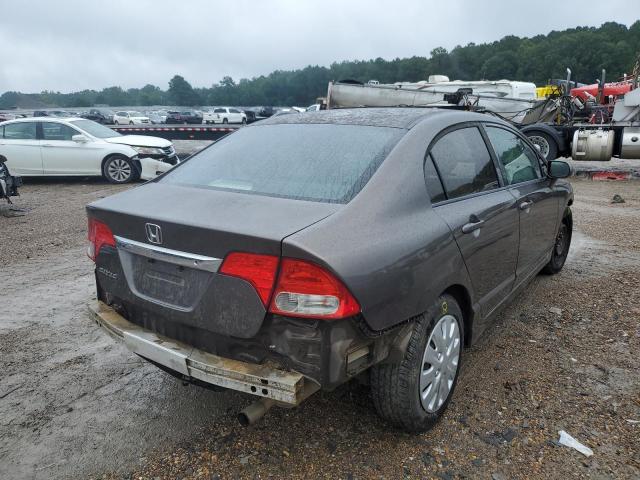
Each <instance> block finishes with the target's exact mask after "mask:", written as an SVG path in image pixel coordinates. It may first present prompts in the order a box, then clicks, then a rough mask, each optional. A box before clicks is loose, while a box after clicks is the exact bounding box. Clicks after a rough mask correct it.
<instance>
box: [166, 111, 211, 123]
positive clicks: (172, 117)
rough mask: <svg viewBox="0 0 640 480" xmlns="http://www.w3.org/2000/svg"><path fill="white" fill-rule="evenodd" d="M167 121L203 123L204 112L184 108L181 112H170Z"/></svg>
mask: <svg viewBox="0 0 640 480" xmlns="http://www.w3.org/2000/svg"><path fill="white" fill-rule="evenodd" d="M165 123H168V124H173V123H192V124H200V123H202V114H201V113H199V112H196V111H195V110H183V111H180V112H168V114H167V119H166V120H165Z"/></svg>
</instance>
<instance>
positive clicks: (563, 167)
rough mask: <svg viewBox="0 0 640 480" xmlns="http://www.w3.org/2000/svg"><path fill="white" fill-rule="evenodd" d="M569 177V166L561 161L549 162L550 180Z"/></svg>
mask: <svg viewBox="0 0 640 480" xmlns="http://www.w3.org/2000/svg"><path fill="white" fill-rule="evenodd" d="M570 175H571V165H569V164H568V163H567V162H563V161H562V160H553V161H551V162H549V177H551V178H567V177H568V176H570Z"/></svg>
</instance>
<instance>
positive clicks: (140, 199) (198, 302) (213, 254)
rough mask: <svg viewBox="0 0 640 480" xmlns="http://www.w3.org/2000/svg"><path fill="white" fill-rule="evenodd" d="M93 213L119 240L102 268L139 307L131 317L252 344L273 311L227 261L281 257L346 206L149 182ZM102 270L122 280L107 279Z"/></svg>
mask: <svg viewBox="0 0 640 480" xmlns="http://www.w3.org/2000/svg"><path fill="white" fill-rule="evenodd" d="M87 208H88V212H89V215H90V216H91V217H94V218H96V219H98V220H99V221H102V222H104V223H105V224H107V225H108V226H109V228H110V229H111V230H112V232H113V234H114V236H115V237H116V245H117V248H116V251H115V252H112V254H111V255H109V252H106V254H105V255H98V258H97V262H96V263H97V266H98V280H99V282H102V284H103V285H102V286H103V288H104V289H106V290H107V291H110V292H111V293H112V294H113V295H114V296H116V297H118V298H124V299H125V300H126V301H128V302H129V303H131V304H132V307H133V306H135V308H132V309H131V310H132V311H134V310H135V311H137V312H143V313H144V315H152V316H153V315H155V316H160V317H162V318H164V319H169V320H170V321H173V322H179V323H182V324H186V325H189V326H192V327H197V328H201V329H205V330H209V331H212V332H216V333H220V334H223V335H230V336H236V337H241V338H249V337H251V336H253V335H255V334H256V333H257V331H258V330H259V328H260V326H261V325H262V321H263V319H264V316H265V314H266V307H265V305H264V304H263V302H262V300H261V299H260V297H259V295H258V294H257V292H256V290H255V289H254V288H253V286H252V285H250V284H249V283H248V282H247V281H245V280H242V279H240V278H235V277H230V276H227V275H223V274H221V273H219V272H218V269H219V266H220V264H221V263H222V261H223V260H224V258H225V257H226V256H227V255H228V254H229V253H230V252H249V253H257V254H263V255H274V256H278V257H279V256H280V254H281V242H282V240H283V239H284V238H285V237H287V236H288V235H291V234H292V233H295V232H297V231H299V230H301V229H303V228H305V227H307V226H309V225H311V224H313V223H316V222H318V221H319V220H321V219H323V218H325V217H327V216H328V215H331V214H332V213H333V212H335V211H336V210H337V209H338V208H340V206H339V205H335V204H325V203H319V202H305V201H297V200H287V199H282V198H274V197H265V196H259V195H250V194H242V193H233V192H223V191H217V190H212V189H209V188H193V187H184V186H179V185H166V184H164V185H158V184H155V183H149V184H146V185H144V186H141V187H138V188H134V189H131V190H128V191H126V192H123V193H120V194H118V195H115V196H113V197H109V198H107V199H103V200H99V201H97V202H94V203H92V204H91V205H89V206H88V207H87ZM103 264H104V265H103ZM100 267H103V268H104V269H106V271H108V272H112V273H116V277H118V279H117V280H116V279H113V278H108V275H105V276H104V277H105V278H102V277H101V275H100ZM118 274H120V275H118Z"/></svg>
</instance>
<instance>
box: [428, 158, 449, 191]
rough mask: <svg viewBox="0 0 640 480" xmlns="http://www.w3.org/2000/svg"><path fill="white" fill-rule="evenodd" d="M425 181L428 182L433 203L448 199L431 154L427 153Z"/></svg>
mask: <svg viewBox="0 0 640 480" xmlns="http://www.w3.org/2000/svg"><path fill="white" fill-rule="evenodd" d="M424 181H425V182H426V184H427V191H428V192H429V197H430V198H431V203H437V202H442V201H443V200H446V199H447V197H446V195H445V194H444V189H443V188H442V182H441V181H440V177H439V176H438V172H437V171H436V167H435V166H434V164H433V159H432V158H431V155H427V160H426V161H425V164H424Z"/></svg>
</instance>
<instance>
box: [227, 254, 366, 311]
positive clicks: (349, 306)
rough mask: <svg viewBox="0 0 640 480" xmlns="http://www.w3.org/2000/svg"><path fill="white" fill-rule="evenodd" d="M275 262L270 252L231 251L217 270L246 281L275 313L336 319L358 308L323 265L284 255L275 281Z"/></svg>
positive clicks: (347, 292)
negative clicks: (267, 253) (260, 253)
mask: <svg viewBox="0 0 640 480" xmlns="http://www.w3.org/2000/svg"><path fill="white" fill-rule="evenodd" d="M278 263H279V258H278V257H276V256H273V255H258V254H254V253H242V252H233V253H230V254H229V255H227V256H226V258H225V259H224V262H223V263H222V265H221V266H220V270H219V272H220V273H222V274H224V275H230V276H233V277H238V278H242V279H243V280H246V281H247V282H249V283H250V284H251V285H253V288H255V289H256V292H257V293H258V295H259V296H260V299H261V300H262V303H263V304H264V305H265V307H266V306H267V305H268V306H269V311H270V312H271V313H275V314H278V315H287V316H291V317H307V318H324V319H339V318H346V317H351V316H353V315H355V314H357V313H359V312H360V305H359V304H358V301H357V300H356V299H355V298H354V297H353V295H351V293H350V292H349V290H348V289H347V287H345V286H344V284H343V283H342V282H341V281H340V280H338V279H337V278H336V277H335V276H334V275H332V274H331V273H330V272H328V271H326V270H325V269H323V268H322V267H320V266H318V265H315V264H313V263H311V262H307V261H304V260H295V259H292V258H283V259H282V262H280V273H279V275H278V277H277V281H276V274H277V273H278ZM274 283H275V286H274ZM269 300H271V302H270V303H269Z"/></svg>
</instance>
